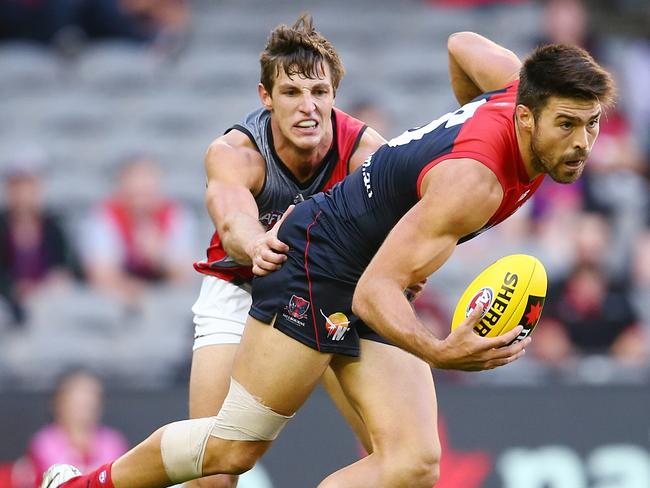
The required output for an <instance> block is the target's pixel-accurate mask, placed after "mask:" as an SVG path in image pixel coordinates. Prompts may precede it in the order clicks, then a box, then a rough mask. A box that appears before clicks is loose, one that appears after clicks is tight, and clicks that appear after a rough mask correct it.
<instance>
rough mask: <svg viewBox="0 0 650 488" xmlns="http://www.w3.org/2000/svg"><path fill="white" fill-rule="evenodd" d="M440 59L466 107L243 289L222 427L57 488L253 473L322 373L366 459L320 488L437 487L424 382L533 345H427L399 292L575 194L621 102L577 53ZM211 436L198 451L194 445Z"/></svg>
mask: <svg viewBox="0 0 650 488" xmlns="http://www.w3.org/2000/svg"><path fill="white" fill-rule="evenodd" d="M448 51H449V56H450V72H451V79H452V86H453V89H454V93H455V94H456V97H457V99H458V101H459V102H460V103H461V105H462V107H461V108H459V109H458V110H456V111H454V112H451V113H448V114H446V115H443V116H442V117H439V118H437V119H435V120H433V121H432V122H431V123H429V124H427V125H425V126H422V127H418V128H415V129H412V130H409V131H406V132H405V133H404V134H402V135H400V136H398V137H396V138H394V139H393V140H391V141H389V142H388V143H387V144H385V145H383V146H382V147H381V148H380V149H378V150H377V151H376V152H374V154H372V155H371V156H370V157H368V158H367V159H366V161H365V162H364V163H363V164H362V165H361V167H360V168H359V169H358V170H357V171H355V172H354V173H353V174H351V175H350V176H349V177H348V178H346V179H345V180H344V181H343V182H341V183H340V184H338V185H336V186H334V188H332V190H331V191H329V192H327V193H325V194H322V193H319V194H317V195H315V196H314V197H312V198H309V199H307V200H306V201H305V202H303V203H301V204H298V205H297V206H296V207H295V209H294V210H293V212H292V213H291V214H290V215H288V217H287V218H286V220H285V221H284V223H283V224H282V226H281V227H280V229H279V231H278V232H277V236H276V237H277V238H278V239H279V240H280V241H281V242H283V243H285V244H287V245H288V247H289V250H288V252H287V254H286V256H287V259H286V261H284V263H283V264H282V267H281V268H280V269H279V270H277V271H274V272H273V273H270V274H266V275H264V276H261V277H260V278H258V279H256V280H255V281H254V282H253V305H252V308H251V311H250V317H249V319H248V321H247V324H246V330H245V333H244V336H243V339H242V343H241V345H240V348H239V351H238V354H237V357H236V359H235V363H234V366H233V375H232V382H231V385H232V386H231V390H230V391H229V393H228V395H227V396H226V398H225V400H224V403H223V407H222V409H221V411H220V412H219V415H218V416H217V417H215V418H214V419H213V420H211V419H193V420H187V421H183V422H180V423H175V424H171V425H170V426H166V427H164V428H162V429H160V430H159V431H157V432H156V433H154V434H153V435H152V436H150V437H149V438H148V439H147V440H146V441H145V442H143V443H142V444H140V445H139V446H137V447H136V448H135V449H133V450H132V451H131V452H129V453H128V454H126V455H125V456H123V457H122V458H120V459H119V460H117V461H116V462H115V463H114V464H112V466H111V467H110V469H109V467H104V468H103V471H97V472H96V473H94V474H91V475H88V476H83V477H79V478H74V479H73V480H72V481H69V482H67V483H64V484H63V485H61V486H64V487H65V488H78V487H86V486H87V485H86V483H89V485H88V486H89V487H91V488H94V487H98V486H102V485H100V484H98V483H97V481H95V480H96V479H97V478H98V477H99V476H100V475H101V473H106V472H108V473H110V474H111V475H112V484H111V485H109V486H106V485H105V486H106V488H112V487H113V486H115V487H117V488H122V487H127V486H128V487H129V488H140V487H147V488H154V487H163V486H166V485H168V484H169V483H170V482H171V481H173V482H180V481H183V480H184V479H188V478H194V477H197V476H201V475H208V474H214V473H223V472H241V471H244V470H246V469H249V468H250V467H251V466H253V465H254V463H255V461H256V460H257V459H258V458H259V457H260V456H261V455H262V454H263V453H264V452H265V451H266V449H268V447H269V446H270V444H271V442H272V439H274V438H275V436H276V435H277V433H278V432H279V430H280V429H281V427H282V426H283V425H284V424H285V423H286V422H287V421H288V420H289V419H290V417H291V416H292V415H293V414H294V413H295V412H296V411H297V410H298V409H299V408H300V406H301V405H302V404H303V402H304V401H305V400H306V399H307V397H308V396H309V394H310V393H311V391H312V390H313V389H314V387H315V385H316V384H317V383H318V381H319V379H320V377H321V375H322V374H323V372H324V371H325V370H326V369H327V368H328V367H331V368H332V370H333V371H334V372H335V374H336V375H337V378H338V380H339V381H340V384H341V385H342V387H343V391H344V392H345V395H346V397H347V398H348V399H349V401H350V403H351V404H352V405H353V406H354V407H355V409H356V411H357V412H358V413H359V415H360V417H361V418H363V421H364V425H365V427H366V428H367V430H368V432H369V435H370V438H371V439H372V448H373V452H372V453H371V454H370V455H369V456H367V457H365V458H364V459H362V460H360V461H358V462H356V463H354V464H352V465H350V466H347V467H345V468H343V469H341V470H339V471H337V472H336V473H334V474H332V475H330V476H329V477H328V478H326V479H325V480H324V481H323V482H322V483H321V484H320V485H319V488H334V487H337V488H340V487H368V486H372V487H398V486H399V487H402V486H403V487H409V488H431V486H432V485H434V484H435V483H436V481H437V479H438V476H439V460H440V455H441V453H440V442H439V437H438V430H437V401H436V396H435V389H434V384H433V379H432V376H431V370H430V367H435V368H442V369H457V370H466V371H474V370H484V369H490V368H495V367H499V366H503V365H506V364H509V363H511V362H513V361H515V360H516V359H517V358H519V357H521V356H522V355H523V354H524V350H525V347H526V346H527V345H528V344H529V342H530V338H525V339H523V340H521V341H518V342H513V341H514V339H516V338H517V335H518V334H519V333H520V331H521V328H516V329H513V330H512V331H510V332H508V333H506V334H505V335H503V336H500V337H494V338H486V337H480V336H479V335H477V334H475V333H474V332H473V327H474V325H475V324H476V322H477V321H478V319H479V317H480V315H481V309H480V307H477V309H476V310H475V311H474V312H472V314H471V315H470V316H469V317H468V319H467V320H465V321H464V322H463V323H462V324H461V325H460V326H459V327H457V328H456V329H454V331H453V332H451V333H450V334H449V335H448V336H447V337H445V338H440V337H436V335H435V334H434V333H433V331H431V330H430V329H429V328H428V327H427V326H426V324H424V323H423V322H421V321H420V320H419V319H418V317H417V316H416V315H415V313H414V311H413V308H412V307H411V306H410V304H409V302H408V300H407V298H406V296H405V294H404V290H405V289H406V288H407V287H408V286H410V285H412V284H413V283H417V282H419V281H420V280H422V279H423V278H426V277H427V276H429V275H431V274H433V273H435V271H436V270H437V269H438V268H439V267H440V266H441V265H442V264H443V263H444V262H445V261H446V260H447V258H448V257H449V256H450V255H451V253H452V252H453V250H454V248H455V247H456V245H457V244H458V243H459V242H462V241H463V240H467V239H469V238H471V237H473V236H475V235H476V234H478V233H480V232H482V231H484V230H486V229H489V228H490V227H492V226H494V225H496V224H498V223H499V222H501V221H502V220H504V219H506V218H507V217H508V216H509V215H511V214H512V213H513V212H514V211H515V210H516V209H517V208H518V207H519V205H521V204H522V203H523V202H524V201H525V200H526V199H527V198H529V197H530V195H531V194H532V193H533V192H534V191H535V189H536V188H537V186H538V185H539V183H540V181H541V179H542V178H543V176H544V175H549V176H550V177H551V178H553V179H554V180H555V181H558V182H561V183H571V182H573V181H575V180H576V179H577V178H578V177H579V176H580V173H581V172H582V170H583V168H584V164H585V161H586V159H587V157H588V156H589V153H590V151H591V148H592V146H593V144H594V142H595V140H596V137H597V135H598V124H599V119H600V116H601V111H602V110H603V108H604V107H606V106H607V105H608V104H609V103H610V102H611V99H612V97H613V90H614V88H613V82H612V80H611V77H610V76H609V74H608V73H607V72H606V71H604V70H603V69H602V68H601V67H600V66H598V64H596V63H595V61H594V60H593V59H592V58H591V56H589V55H588V54H587V53H586V52H585V51H583V50H582V49H579V48H576V47H572V46H563V45H551V46H544V47H541V48H538V49H537V50H535V51H534V52H533V53H532V54H531V55H530V56H529V57H528V58H527V59H526V60H525V62H524V63H523V65H522V63H521V62H520V61H519V59H518V58H517V57H516V56H515V55H514V54H513V53H512V52H510V51H508V50H506V49H504V48H502V47H501V46H498V45H496V44H494V43H493V42H491V41H489V40H488V39H485V38H483V37H481V36H479V35H477V34H474V33H458V34H455V35H452V36H451V37H450V39H449V42H448ZM261 274H262V273H260V275H261ZM269 324H271V325H272V327H270V326H269ZM396 346H397V347H396ZM242 399H245V401H244V402H242ZM243 405H246V406H245V407H244V406H243ZM242 410H243V411H245V413H246V417H245V419H246V420H245V421H244V422H243V424H244V425H241V420H242V418H243V417H241V416H240V415H239V413H240V412H241V411H242ZM225 420H228V422H225ZM205 425H209V426H210V429H211V430H210V431H209V435H205V436H199V439H198V441H196V440H193V439H195V437H196V436H197V435H198V434H197V433H198V432H202V430H201V429H203V428H204V427H202V426H205ZM224 427H227V428H228V429H231V430H232V431H235V432H234V433H232V432H231V431H228V432H224ZM270 427H272V428H270ZM260 431H261V432H262V433H259V432H260ZM251 433H252V434H251ZM170 437H173V438H177V439H187V444H189V445H190V446H185V445H184V444H185V443H177V444H170V443H169V441H168V439H169V438H170ZM166 439H167V440H166ZM243 439H246V440H243ZM199 441H200V442H199ZM181 444H183V445H181ZM190 447H193V448H194V449H195V450H196V452H195V451H193V450H192V449H190ZM171 451H173V452H171ZM197 453H198V454H197ZM197 463H198V467H197ZM143 466H144V467H146V469H143ZM54 474H56V473H53V474H52V476H54ZM104 478H106V476H104ZM55 486H59V485H55Z"/></svg>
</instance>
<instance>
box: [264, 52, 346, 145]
mask: <svg viewBox="0 0 650 488" xmlns="http://www.w3.org/2000/svg"><path fill="white" fill-rule="evenodd" d="M323 68H324V70H323V71H321V72H320V76H319V77H317V78H305V77H304V76H301V75H299V74H295V75H292V76H291V77H289V76H288V75H287V74H286V73H285V72H284V70H280V73H279V74H278V76H277V77H276V79H275V83H274V85H273V90H272V93H271V94H270V95H269V94H268V93H267V92H266V90H264V89H263V88H261V89H260V95H261V97H262V102H263V103H264V105H265V106H266V108H268V109H269V110H271V111H272V114H273V120H274V124H275V127H276V128H278V129H279V132H280V135H281V136H282V137H283V138H284V139H285V141H284V142H289V143H290V144H291V145H293V146H295V147H297V148H298V149H300V150H302V151H305V150H306V151H312V150H317V149H319V148H320V146H321V145H322V144H327V145H328V146H329V144H330V141H331V139H330V138H329V137H328V136H329V135H330V134H331V132H332V124H331V117H332V106H333V105H334V88H333V86H332V78H331V74H330V69H329V66H328V65H327V63H324V64H323ZM275 143H276V146H277V145H278V143H281V141H275Z"/></svg>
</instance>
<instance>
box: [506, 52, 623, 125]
mask: <svg viewBox="0 0 650 488" xmlns="http://www.w3.org/2000/svg"><path fill="white" fill-rule="evenodd" d="M553 96H555V97H565V98H578V99H581V100H598V101H599V102H600V103H601V104H602V105H603V106H604V107H608V106H610V105H612V104H613V103H614V99H615V96H616V88H615V86H614V81H613V80H612V77H611V75H610V74H609V73H608V72H607V71H605V70H604V69H603V68H602V67H601V66H600V65H599V64H598V63H596V61H594V59H593V58H592V57H591V55H589V53H588V52H587V51H585V50H584V49H582V48H579V47H577V46H569V45H564V44H548V45H545V46H540V47H538V48H537V49H535V51H533V53H532V54H531V55H530V56H528V58H526V60H525V61H524V64H523V66H522V67H521V70H520V72H519V89H518V90H517V104H521V105H525V106H526V107H528V108H529V109H530V110H531V111H532V112H533V115H534V116H535V117H537V116H538V115H539V113H540V112H541V111H542V109H543V108H544V107H545V106H546V102H547V101H548V99H549V97H553Z"/></svg>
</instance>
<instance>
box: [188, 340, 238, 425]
mask: <svg viewBox="0 0 650 488" xmlns="http://www.w3.org/2000/svg"><path fill="white" fill-rule="evenodd" d="M238 347H239V344H219V345H212V346H204V347H201V348H200V349H197V350H195V351H194V354H193V356H192V372H191V375H190V418H201V417H211V416H213V415H216V414H217V413H218V412H219V409H220V408H221V404H222V403H223V400H224V398H226V394H227V393H228V387H229V386H230V375H231V372H232V365H233V362H234V361H235V354H236V353H237V348H238Z"/></svg>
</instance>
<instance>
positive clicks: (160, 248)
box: [81, 155, 196, 305]
mask: <svg viewBox="0 0 650 488" xmlns="http://www.w3.org/2000/svg"><path fill="white" fill-rule="evenodd" d="M195 232H196V222H195V219H194V217H193V216H192V215H191V214H190V213H189V212H188V211H187V210H186V209H184V208H183V207H182V206H181V205H180V204H179V203H178V202H176V201H174V200H172V199H171V198H169V197H167V196H166V195H165V194H164V193H163V190H162V188H161V174H160V168H159V167H158V164H157V163H156V161H154V160H153V159H152V158H151V157H149V156H145V155H136V156H133V157H130V158H127V160H126V161H125V162H124V163H123V165H122V167H121V168H120V171H119V175H118V178H117V185H116V187H115V190H114V192H113V195H112V196H111V197H109V198H108V199H106V200H105V201H104V202H102V203H101V204H100V205H99V206H98V207H97V208H96V209H95V211H94V212H93V214H92V215H91V217H90V219H89V222H88V224H87V225H86V226H85V227H84V229H83V235H82V243H81V250H82V254H83V256H82V257H83V266H84V270H85V272H86V275H87V277H88V279H89V281H90V282H91V284H93V285H94V286H96V287H97V288H99V289H100V290H104V291H106V292H109V293H110V294H113V295H115V296H118V297H121V298H123V299H124V300H125V301H126V302H127V303H128V304H132V305H133V304H136V303H137V302H138V301H139V299H140V297H141V295H142V293H143V292H145V291H146V289H147V288H148V287H149V285H150V284H152V283H169V284H176V283H184V282H186V281H187V280H189V279H190V278H191V277H193V273H192V266H191V263H192V255H193V253H194V252H195V250H196V244H195V238H196V237H195Z"/></svg>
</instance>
